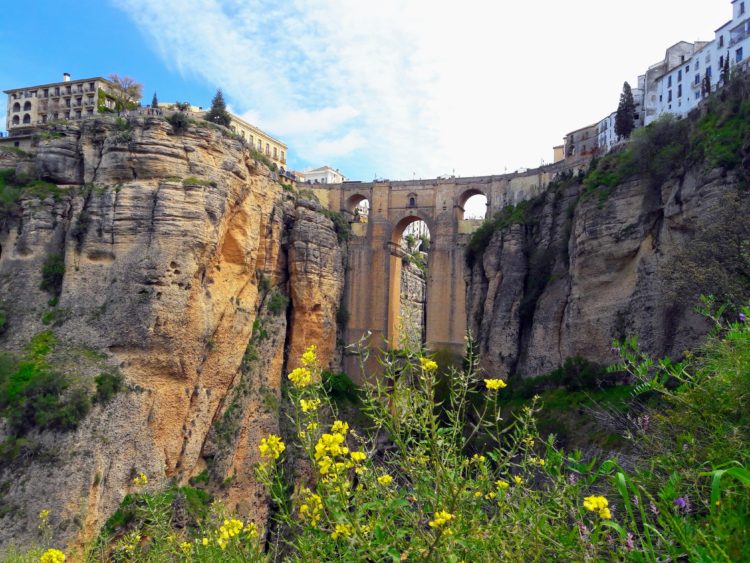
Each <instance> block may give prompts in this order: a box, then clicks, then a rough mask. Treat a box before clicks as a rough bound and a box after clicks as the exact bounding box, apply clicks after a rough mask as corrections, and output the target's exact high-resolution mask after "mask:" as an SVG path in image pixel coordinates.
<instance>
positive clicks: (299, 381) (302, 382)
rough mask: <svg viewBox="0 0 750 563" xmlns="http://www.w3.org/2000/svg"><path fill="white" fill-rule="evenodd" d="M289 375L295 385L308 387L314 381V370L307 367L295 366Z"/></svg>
mask: <svg viewBox="0 0 750 563" xmlns="http://www.w3.org/2000/svg"><path fill="white" fill-rule="evenodd" d="M287 377H289V380H290V381H291V382H292V383H293V384H294V386H295V387H307V386H308V385H310V383H312V372H311V371H310V370H309V369H307V368H295V369H293V370H292V371H291V373H290V374H289V375H288V376H287Z"/></svg>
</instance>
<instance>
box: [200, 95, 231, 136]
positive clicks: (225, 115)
mask: <svg viewBox="0 0 750 563" xmlns="http://www.w3.org/2000/svg"><path fill="white" fill-rule="evenodd" d="M204 119H205V120H206V121H210V122H211V123H216V124H217V125H223V126H224V127H229V124H230V123H231V122H232V118H231V116H230V115H229V112H228V111H227V104H226V102H225V101H224V94H222V92H221V89H219V90H216V95H215V96H214V99H213V100H211V109H210V110H208V113H206V116H205V118H204Z"/></svg>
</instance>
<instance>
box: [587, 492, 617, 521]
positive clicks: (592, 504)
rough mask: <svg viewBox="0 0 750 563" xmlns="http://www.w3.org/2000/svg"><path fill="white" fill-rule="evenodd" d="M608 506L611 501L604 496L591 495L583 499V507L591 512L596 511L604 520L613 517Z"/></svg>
mask: <svg viewBox="0 0 750 563" xmlns="http://www.w3.org/2000/svg"><path fill="white" fill-rule="evenodd" d="M608 506H609V502H608V501H607V499H606V498H604V497H595V496H591V497H586V498H584V499H583V507H584V508H585V509H586V510H589V511H591V512H596V513H597V514H598V515H599V517H600V518H601V519H602V520H609V519H610V518H612V514H611V513H610V511H609V508H608Z"/></svg>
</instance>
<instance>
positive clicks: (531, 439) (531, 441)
mask: <svg viewBox="0 0 750 563" xmlns="http://www.w3.org/2000/svg"><path fill="white" fill-rule="evenodd" d="M523 443H524V444H526V445H527V446H529V447H531V446H533V445H534V437H533V436H526V437H525V438H524V439H523Z"/></svg>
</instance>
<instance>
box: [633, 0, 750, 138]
mask: <svg viewBox="0 0 750 563" xmlns="http://www.w3.org/2000/svg"><path fill="white" fill-rule="evenodd" d="M748 5H750V0H733V1H732V19H731V20H730V21H728V22H727V23H725V24H724V25H722V26H721V27H720V28H718V29H717V30H716V31H715V32H714V35H715V37H714V39H713V41H710V42H700V41H699V42H696V43H687V42H681V43H678V44H677V45H673V46H672V47H670V48H669V49H667V55H666V57H665V59H664V61H661V62H659V63H657V64H656V65H653V66H652V67H651V68H650V69H649V72H648V73H647V79H646V100H647V106H646V120H645V123H646V125H648V124H649V123H651V122H652V121H654V120H655V119H656V118H658V117H659V116H660V115H662V114H665V113H672V114H674V115H676V116H678V117H683V116H685V115H687V114H688V112H690V110H692V109H693V108H695V106H697V105H698V103H699V102H700V101H701V100H702V99H703V98H704V97H705V96H706V95H708V94H709V91H708V89H707V88H708V86H709V84H710V90H711V91H714V90H715V89H716V87H717V86H718V85H719V84H720V83H721V80H722V69H723V68H724V66H725V64H726V62H727V61H728V62H729V67H730V68H731V69H736V68H738V67H745V66H746V65H747V60H748V57H749V56H750V17H749V14H748ZM649 75H650V76H649ZM649 78H650V79H649Z"/></svg>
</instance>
